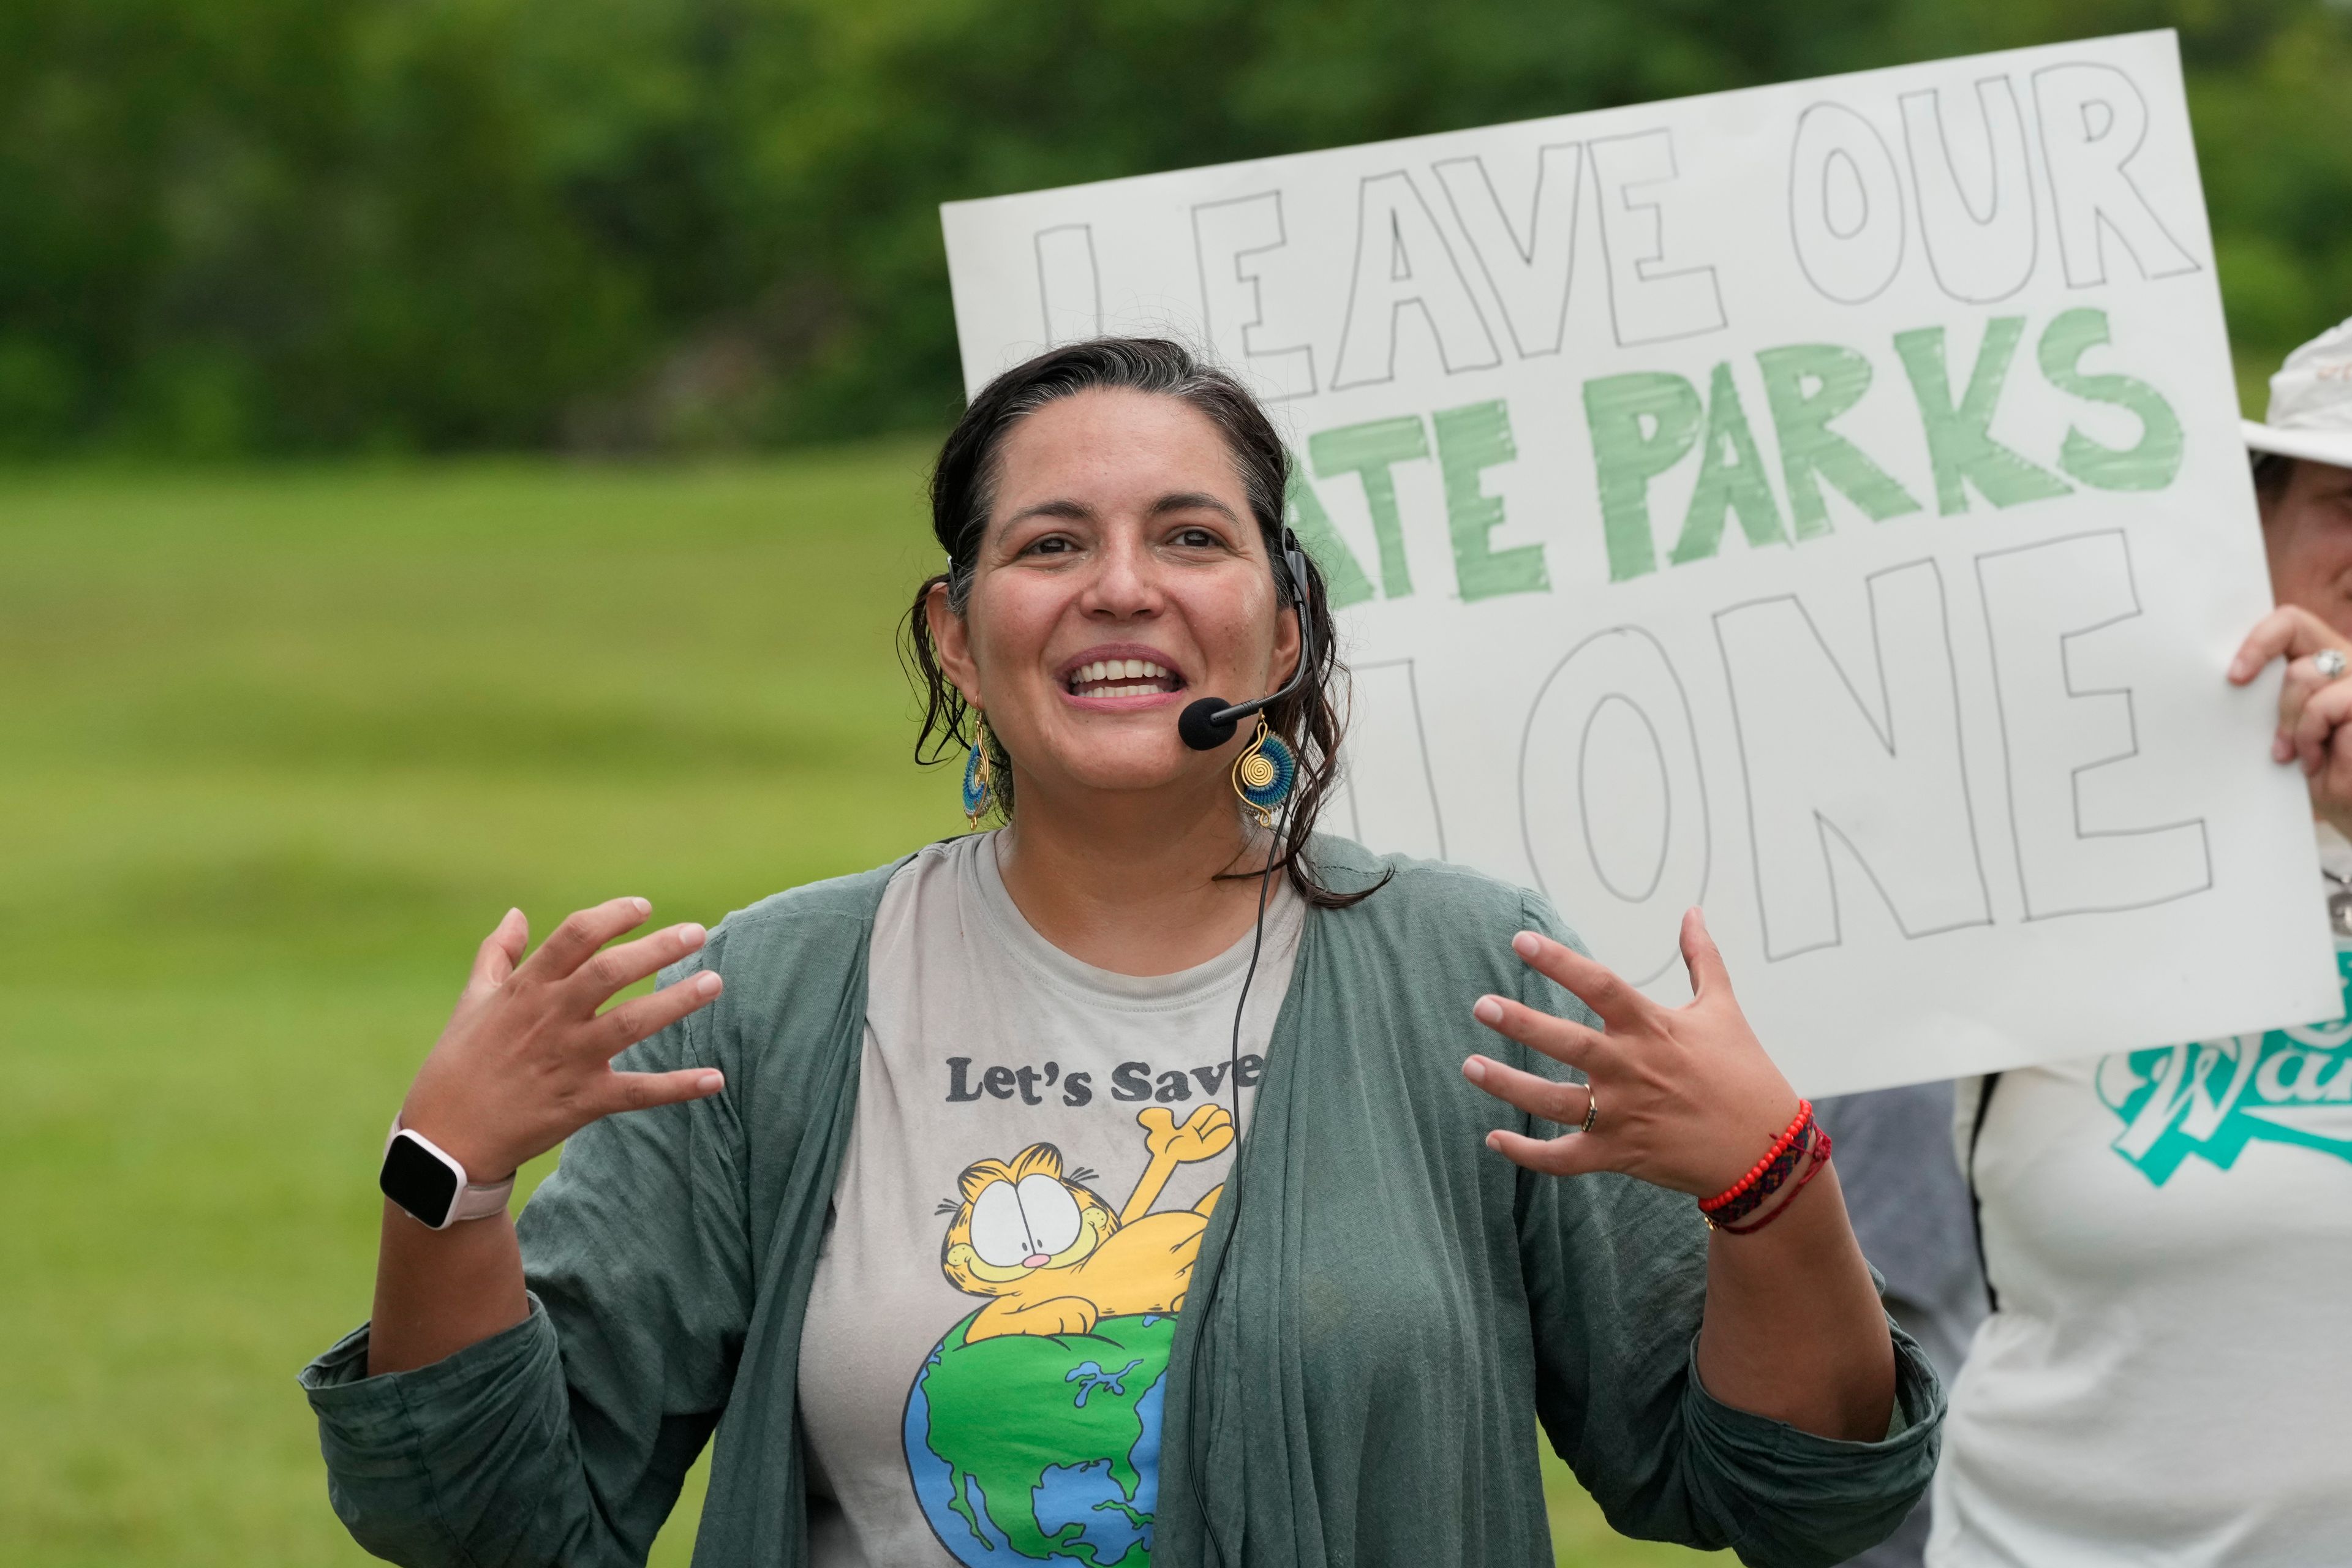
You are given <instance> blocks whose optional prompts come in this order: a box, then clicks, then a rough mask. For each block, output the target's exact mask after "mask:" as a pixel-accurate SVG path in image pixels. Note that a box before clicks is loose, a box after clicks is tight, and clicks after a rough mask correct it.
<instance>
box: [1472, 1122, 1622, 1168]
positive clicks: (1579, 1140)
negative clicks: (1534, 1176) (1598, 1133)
mask: <svg viewBox="0 0 2352 1568" xmlns="http://www.w3.org/2000/svg"><path fill="white" fill-rule="evenodd" d="M1486 1147H1487V1148H1489V1149H1492V1150H1494V1151H1495V1152H1496V1153H1497V1154H1500V1155H1502V1156H1503V1158H1505V1159H1506V1160H1508V1161H1509V1162H1510V1163H1512V1164H1514V1165H1525V1166H1526V1167H1527V1168H1528V1170H1530V1171H1541V1172H1542V1173H1544V1174H1546V1175H1548V1176H1581V1175H1583V1174H1585V1173H1587V1172H1589V1171H1605V1170H1607V1169H1608V1168H1609V1165H1608V1161H1607V1159H1606V1156H1605V1151H1603V1150H1602V1149H1601V1142H1600V1140H1599V1139H1597V1138H1591V1137H1588V1136H1586V1135H1585V1134H1583V1133H1581V1132H1570V1133H1566V1134H1564V1135H1562V1136H1560V1137H1558V1138H1528V1137H1526V1136H1523V1135H1522V1134H1520V1133H1517V1132H1504V1131H1494V1132H1489V1133H1487V1134H1486Z"/></svg>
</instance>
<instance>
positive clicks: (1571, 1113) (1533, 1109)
mask: <svg viewBox="0 0 2352 1568" xmlns="http://www.w3.org/2000/svg"><path fill="white" fill-rule="evenodd" d="M1462 1076H1463V1077H1464V1078H1466V1079H1469V1080H1470V1081H1471V1082H1472V1083H1475V1084H1476V1085H1477V1086H1478V1087H1479V1088H1480V1089H1485V1090H1486V1092H1487V1093H1488V1094H1491V1095H1493V1096H1494V1097H1495V1098H1496V1100H1501V1101H1503V1103H1505V1104H1506V1105H1516V1106H1517V1107H1518V1108H1519V1109H1520V1110H1524V1111H1526V1112H1527V1113H1528V1115H1530V1116H1540V1117H1542V1118H1543V1119H1544V1120H1545V1121H1552V1122H1557V1123H1559V1125H1560V1126H1562V1127H1574V1126H1577V1125H1579V1124H1580V1123H1581V1122H1582V1121H1584V1113H1585V1111H1586V1110H1587V1109H1589V1108H1590V1107H1591V1104H1592V1091H1591V1089H1587V1088H1585V1087H1584V1086H1583V1085H1582V1084H1580V1083H1560V1082H1559V1081H1557V1080H1555V1079H1548V1078H1540V1077H1538V1076H1537V1075H1536V1074H1534V1073H1531V1072H1521V1071H1520V1070H1519V1069H1518V1068H1515V1067H1506V1066H1505V1065H1504V1064H1502V1063H1501V1062H1498V1061H1496V1060H1495V1059H1494V1058H1492V1057H1472V1058H1470V1059H1469V1060H1468V1061H1465V1062H1464V1063H1463V1064H1462Z"/></svg>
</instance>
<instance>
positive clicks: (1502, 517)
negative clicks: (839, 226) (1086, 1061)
mask: <svg viewBox="0 0 2352 1568" xmlns="http://www.w3.org/2000/svg"><path fill="white" fill-rule="evenodd" d="M943 219H944V223H945V226H946V231H947V241H948V255H949V261H950V271H951V274H952V279H953V285H954V291H955V307H956V321H957V328H958V331H959V334H960V337H961V349H962V355H963V367H964V374H965V378H966V381H967V383H968V384H970V385H971V386H972V387H974V388H976V387H978V386H979V385H980V384H982V383H984V382H985V381H986V380H987V379H988V378H989V377H990V376H992V375H993V374H996V373H997V372H998V371H1000V370H1002V369H1003V368H1005V367H1006V366H1008V365H1010V364H1012V363H1016V362H1018V361H1019V360H1021V359H1023V358H1025V357H1027V356H1028V355H1030V354H1032V353H1036V352H1038V351H1040V350H1042V349H1044V348H1045V347H1047V346H1049V345H1050V344H1052V343H1055V342H1065V341H1068V340H1070V339H1074V338H1080V337H1086V336H1091V335H1094V334H1096V333H1099V332H1158V333H1170V334H1174V335H1179V336H1181V337H1183V338H1185V339H1187V340H1189V341H1191V342H1194V343H1195V344H1197V345H1201V346H1203V347H1205V348H1207V349H1208V350H1209V351H1210V352H1211V353H1213V354H1214V355H1215V356H1216V357H1217V358H1218V359H1219V360H1220V361H1221V362H1222V363H1224V364H1226V365H1227V366H1229V367H1231V368H1233V369H1234V370H1235V371H1237V372H1238V373H1240V374H1243V375H1244V377H1245V378H1246V379H1248V380H1249V381H1250V383H1251V384H1253V385H1254V386H1255V387H1256V388H1257V390H1258V391H1259V392H1260V393H1261V394H1262V395H1265V397H1266V398H1268V399H1269V400H1271V406H1272V407H1273V409H1274V410H1275V413H1276V417H1277V419H1278V421H1279V422H1280V423H1281V424H1282V425H1283V426H1284V428H1285V431H1286V437H1288V438H1289V439H1290V441H1291V442H1292V445H1293V450H1294V452H1295V453H1296V455H1297V458H1298V469H1299V480H1298V482H1297V485H1296V487H1295V489H1294V491H1293V494H1292V497H1291V517H1292V521H1293V524H1294V526H1295V527H1296V528H1297V531H1298V532H1299V534H1300V535H1301V537H1302V539H1303V540H1304V541H1305V542H1306V543H1307V547H1308V549H1309V550H1310V551H1311V552H1312V553H1313V554H1314V555H1315V557H1316V559H1317V561H1318V563H1320V565H1321V567H1322V570H1323V572H1324V574H1325V575H1326V576H1327V578H1328V582H1329V584H1330V587H1331V592H1332V595H1333V598H1334V600H1335V602H1336V603H1337V604H1339V605H1340V606H1341V607H1342V609H1341V624H1342V629H1343V636H1344V637H1345V652H1346V654H1347V656H1348V658H1349V662H1350V663H1351V664H1352V666H1353V668H1354V671H1355V678H1354V693H1355V706H1354V714H1353V721H1352V727H1351V730H1350V733H1349V742H1348V746H1347V750H1346V754H1345V763H1346V771H1347V783H1346V787H1345V789H1344V790H1342V791H1341V792H1339V794H1338V795H1336V796H1335V799H1334V802H1333V805H1332V807H1331V809H1330V812H1329V815H1328V816H1327V817H1326V822H1327V825H1328V826H1330V827H1331V828H1333V829H1336V830H1337V831H1339V832H1341V833H1352V834H1354V835H1355V836H1357V837H1361V838H1362V839H1364V840H1365V841H1366V842H1368V843H1370V844H1371V845H1372V846H1374V847H1378V848H1382V849H1394V850H1403V851H1408V852H1411V853H1413V854H1418V855H1424V856H1433V857H1444V858H1447V859H1452V860H1457V861H1463V862H1465V863H1467V864H1470V865H1473V866H1476V867H1479V868H1484V869H1486V870H1487V871H1490V872H1492V873H1494V874H1496V875H1497V876H1500V877H1504V878H1507V879H1511V880H1512V881H1515V882H1519V883H1523V884H1526V885H1528V886H1531V887H1535V888H1538V889H1541V890H1542V891H1543V892H1545V893H1546V894H1548V895H1549V898H1550V899H1551V900H1552V901H1553V902H1554V903H1555V904H1556V905H1557V906H1558V908H1559V910H1560V912H1561V914H1562V915H1563V916H1565V917H1566V919H1567V920H1568V921H1569V922H1570V924H1571V925H1573V926H1574V927H1575V928H1576V929H1577V930H1578V931H1580V933H1581V934H1582V935H1583V937H1584V938H1585V940H1586V941H1587V942H1589V943H1590V944H1591V947H1592V949H1593V951H1594V952H1596V953H1597V954H1598V955H1599V956H1600V957H1601V958H1602V959H1603V960H1605V961H1606V962H1608V963H1611V964H1612V965H1614V966H1616V967H1617V968H1618V969H1620V970H1621V971H1622V972H1624V973H1627V974H1628V975H1630V976H1632V977H1634V978H1636V979H1638V980H1639V981H1640V982H1641V983H1642V984H1643V985H1644V986H1645V987H1646V988H1648V989H1650V990H1651V991H1652V993H1653V994H1657V995H1660V996H1663V997H1669V998H1677V997H1683V996H1686V995H1687V994H1688V991H1687V984H1686V982H1685V978H1684V976H1683V973H1682V968H1681V964H1680V963H1679V961H1678V960H1677V958H1676V956H1675V931H1676V927H1677V923H1678V921H1679V917H1680V916H1681V914H1682V911H1683V910H1685V908H1687V907H1688V906H1689V905H1691V904H1694V903H1703V904H1704V905H1705V907H1706V910H1707V912H1708V918H1709V921H1710V924H1711V925H1712V927H1713V929H1714V931H1715V932H1716V934H1717V938H1718V940H1719V941H1720V942H1722V945H1723V948H1724V951H1725V952H1726V954H1727V959H1728V961H1729V963H1730V967H1731V971H1732V973H1733V976H1734V978H1735V981H1736V983H1737V985H1738V990H1739V994H1740V996H1741V998H1742V1001H1743V1002H1744V1004H1745V1005H1747V1007H1748V1011H1749V1014H1750V1016H1752V1017H1753V1018H1754V1020H1755V1022H1756V1024H1757V1026H1758V1029H1759V1032H1760V1033H1761V1034H1762V1036H1763V1037H1764V1039H1765V1041H1766V1043H1767V1044H1768V1045H1769V1047H1771V1049H1772V1051H1773V1053H1774V1055H1775V1056H1776V1057H1777V1058H1779V1059H1780V1061H1781V1063H1782V1064H1783V1066H1784V1067H1785V1068H1787V1069H1788V1070H1789V1071H1790V1074H1791V1076H1792V1078H1793V1079H1795V1080H1796V1081H1797V1083H1798V1084H1799V1086H1800V1087H1801V1088H1802V1089H1807V1090H1809V1091H1811V1092H1832V1091H1839V1090H1848V1089H1863V1088H1868V1087H1873V1086H1876V1085H1882V1084H1891V1083H1898V1082H1905V1081H1912V1080H1918V1079H1931V1078H1941V1077H1948V1076H1952V1075H1956V1074H1959V1073H1965V1072H1978V1071H1984V1070H1990V1069H1995V1068H2006V1067H2011V1066H2015V1065H2019V1064H2022V1063H2027V1062H2033V1061H2047V1060H2053V1059H2059V1058H2074V1057H2084V1056H2089V1055H2093V1054H2095V1053H2098V1052H2101V1051H2106V1050H2112V1049H2116V1048H2120V1047H2140V1046H2147V1045H2151V1044H2156V1043H2159V1042H2166V1041H2171V1040H2176V1039H2183V1038H2189V1037H2209V1036H2213V1035H2217V1034H2227V1033H2237V1032H2242V1031H2248V1030H2259V1029H2262V1028H2264V1027H2267V1026H2274V1025H2282V1024H2293V1023H2302V1022H2305V1021H2307V1020H2309V1019H2312V1018H2317V1017H2331V1016H2335V1014H2336V1010H2337V1008H2336V981H2335V968H2334V963H2333V961H2332V958H2331V950H2330V943H2329V940H2328V936H2327V931H2326V919H2325V916H2324V914H2323V912H2322V909H2321V901H2320V898H2319V894H2318V892H2317V890H2316V886H2315V884H2316V879H2315V875H2314V854H2313V845H2312V828H2311V823H2310V818H2309V812H2308V807H2307V805H2305V800H2304V796H2303V787H2302V782H2301V780H2300V778H2299V776H2297V774H2296V773H2295V772H2294V770H2293V769H2291V768H2289V769H2282V768H2279V767H2277V766H2276V765H2274V764H2273V763H2271V762H2270V761H2269V759H2268V743H2269V735H2270V730H2271V725H2272V715H2273V707H2274V703H2275V700H2276V691H2277V685H2276V679H2275V672H2273V675H2272V676H2271V677H2268V678H2266V679H2264V680H2263V681H2262V682H2259V683H2257V684H2256V685H2255V686H2254V687H2253V688H2252V689H2244V690H2240V689H2233V688H2231V687H2229V686H2228V685H2227V684H2226V683H2225V681H2224V679H2223V677H2222V671H2223V668H2224V667H2225V666H2226V664H2227V661H2228V658H2229V655H2230V654H2231V651H2232V650H2233V649H2234V647H2236V644H2237V642H2238V640H2239V639H2240V638H2241V637H2242V636H2243V634H2244V633H2245V631H2246V629H2247V628H2248V627H2249V626H2252V623H2253V622H2254V621H2255V619H2256V618H2257V617H2258V616H2261V615H2262V614H2263V611H2264V610H2266V609H2267V608H2268V607H2269V605H2270V595H2269V588H2268V584H2267V581H2266V578H2265V574H2264V570H2263V555H2262V549H2261V544H2260V534H2259V524H2258V521H2257V518H2256V514H2255V510H2254V505H2253V500H2252V489H2251V487H2250V484H2249V481H2248V477H2247V468H2246V458H2245V454H2244V451H2243V449H2242V446H2241V445H2240V441H2239V436H2238V428H2237V408H2236V395H2235V392H2234V389H2233V384H2232V379H2231V363H2230V356H2229V348H2228V341H2227V337H2226V335H2225V332H2224V330H2223V324H2222V317H2221V300H2220V296H2219V293H2218V291H2217V289H2216V287H2215V281H2214V274H2213V258H2212V248H2211V244H2210V237H2209V235H2208V232H2207V227H2206V222H2205V216H2204V209H2203V204H2202V201H2201V197H2200V191H2199V187H2198V183H2197V171H2196V163H2195V155H2194V150H2193V148H2192V146H2191V143H2190V139H2189V120H2188V113H2187V109H2186V104H2185V100H2184V98H2183V95H2182V89H2181V80H2180V71H2179V58H2178V54H2177V50H2176V48H2175V45H2174V42H2173V39H2172V37H2171V35H2169V34H2168V33H2151V34H2142V35H2137V36H2133V37H2120V38H2111V39H2105V40H2099V41H2094V42H2086V43H2078V44H2066V45H2060V46H2053V47H2044V48H2035V49H2026V50H2020V51H2016V52H2012V53H2005V54H1998V55H1989V56H1984V57H1980V58H1970V59H1960V60H1948V61H1942V62H1938V63H1935V64H1930V65H1921V66H1914V67H1905V68H1896V69H1889V70H1881V71H1872V72H1866V73H1863V74H1859V75H1853V76H1846V77H1839V78H1835V79H1827V80H1822V81H1811V82H1798V83H1791V84H1787V85H1783V86H1778V87H1769V88H1759V89H1749V90H1746V91H1740V92H1731V93H1724V94H1719V95H1716V96H1712V97H1706V98H1698V99H1691V100H1683V101H1680V102H1673V103H1661V104H1651V105H1644V106H1641V107H1635V108H1626V109H1613V110H1601V111H1597V112H1593V113H1587V114H1577V115H1570V116H1565V117H1562V118H1559V119H1555V120H1542V121H1529V122H1527V123H1523V124H1517V125H1507V126H1498V127H1494V128H1490V129H1486V130H1479V131H1465V132H1449V133H1446V134H1443V135H1435V136H1425V137H1419V138H1414V139H1412V140H1408V141H1401V142H1382V143H1380V144H1377V145H1371V146H1364V147H1351V148H1343V149H1338V150H1334V151H1329V152H1321V153H1303V154H1299V155H1297V156H1293V157H1283V158H1271V159H1265V160H1263V161H1260V162H1255V163H1236V164H1231V165H1226V166H1223V167H1219V168H1210V169H1195V170H1188V171H1184V172H1181V173H1174V174H1156V175H1150V176H1145V177H1141V178H1136V179H1127V180H1118V181H1111V182H1107V183H1104V184H1095V185H1087V186H1080V187H1076V188H1072V189H1068V190H1060V191H1046V192H1040V193H1035V194H1032V195H1015V196H1006V197H1001V198H997V199H992V200H988V201H976V202H966V203H958V204H954V205H950V206H948V207H947V208H945V209H944V213H943ZM1465 1005H1467V1003H1466V999H1465Z"/></svg>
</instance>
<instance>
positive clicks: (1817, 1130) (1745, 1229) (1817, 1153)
mask: <svg viewBox="0 0 2352 1568" xmlns="http://www.w3.org/2000/svg"><path fill="white" fill-rule="evenodd" d="M1811 1132H1812V1136H1811V1138H1810V1139H1809V1140H1807V1141H1806V1143H1805V1145H1804V1147H1805V1151H1806V1153H1805V1161H1804V1171H1803V1173H1802V1174H1801V1175H1800V1176H1798V1178H1797V1184H1796V1185H1795V1186H1793V1187H1790V1189H1789V1195H1788V1197H1787V1199H1786V1200H1785V1201H1783V1202H1782V1203H1781V1205H1780V1207H1778V1208H1776V1209H1774V1210H1772V1212H1771V1213H1769V1214H1768V1215H1765V1216H1764V1217H1763V1218H1761V1219H1759V1220H1758V1221H1756V1222H1755V1223H1754V1224H1753V1225H1726V1224H1724V1223H1723V1222H1722V1221H1720V1220H1718V1219H1717V1218H1716V1217H1715V1216H1714V1215H1708V1216H1707V1221H1706V1223H1707V1224H1708V1225H1710V1226H1713V1227H1714V1228H1716V1229H1717V1230H1719V1231H1722V1232H1723V1233H1724V1234H1725V1235H1727V1236H1753V1235H1755V1234H1756V1233H1757V1232H1758V1231H1759V1230H1762V1229H1763V1228H1764V1227H1765V1226H1768V1225H1770V1224H1771V1223H1772V1222H1773V1221H1774V1220H1776V1219H1779V1218H1780V1216H1781V1215H1784V1214H1786V1213H1788V1212H1789V1205H1790V1204H1793V1203H1795V1202H1796V1201H1797V1194H1799V1193H1801V1192H1803V1191H1804V1190H1805V1184H1806V1183H1807V1182H1810V1181H1811V1180H1812V1179H1813V1177H1814V1175H1815V1174H1816V1173H1818V1172H1819V1171H1820V1170H1821V1168H1822V1166H1823V1165H1826V1164H1828V1163H1830V1135H1829V1133H1828V1131H1826V1130H1825V1129H1823V1128H1822V1127H1820V1126H1815V1127H1814V1128H1813V1129H1812V1130H1811ZM1759 1201H1760V1200H1759Z"/></svg>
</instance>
